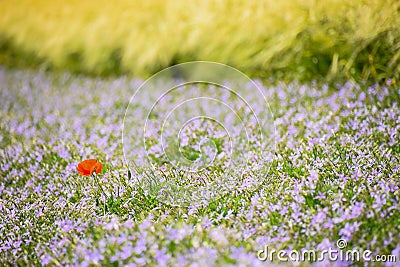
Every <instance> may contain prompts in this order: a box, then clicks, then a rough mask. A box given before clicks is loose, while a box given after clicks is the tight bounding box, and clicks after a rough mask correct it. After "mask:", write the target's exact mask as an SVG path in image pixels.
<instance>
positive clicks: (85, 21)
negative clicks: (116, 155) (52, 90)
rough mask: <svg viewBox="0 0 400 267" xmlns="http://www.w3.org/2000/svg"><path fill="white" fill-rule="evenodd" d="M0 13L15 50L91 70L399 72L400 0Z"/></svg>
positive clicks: (39, 8) (56, 7) (34, 2)
mask: <svg viewBox="0 0 400 267" xmlns="http://www.w3.org/2000/svg"><path fill="white" fill-rule="evenodd" d="M0 10H2V11H1V13H2V15H1V16H0V36H2V37H3V39H4V40H9V42H11V43H12V47H15V48H16V49H18V51H25V52H29V53H34V54H35V55H36V56H37V57H39V58H43V59H45V60H47V61H48V62H50V63H51V64H52V65H54V66H56V67H61V68H64V67H66V68H72V69H77V70H85V71H88V72H92V73H103V72H104V71H105V70H113V69H115V68H118V69H119V70H123V71H130V72H133V73H134V74H136V75H143V76H146V75H148V74H151V73H153V72H155V71H157V70H159V69H161V68H163V67H166V66H169V65H171V64H174V63H177V62H183V61H187V60H212V61H219V62H223V63H227V64H230V65H233V66H235V67H238V68H240V69H241V70H244V71H245V72H247V73H249V74H256V75H262V74H263V73H268V72H269V71H271V70H272V71H273V70H283V71H285V70H288V71H294V72H298V73H299V74H301V73H302V72H304V73H314V74H315V73H321V74H323V75H326V74H328V75H334V74H335V73H337V72H339V71H341V72H346V73H351V71H352V69H353V68H356V70H359V71H360V72H364V73H363V75H364V76H370V75H377V73H379V72H389V71H391V72H392V73H394V72H396V71H399V68H398V67H397V65H396V64H398V62H399V52H398V51H399V49H398V48H399V46H400V45H399V44H400V40H399V36H400V34H399V31H398V30H397V29H398V28H400V19H399V17H400V16H399V11H398V10H399V1H386V0H370V1H347V0H326V1H316V0H287V1H272V0H261V1H260V0H258V1H255V0H254V1H253V0H250V1H249V0H246V1H245V0H220V1H210V0H204V1H178V0H150V1H138V0H136V1H130V0H115V1H105V0H97V1H93V0H89V1H77V0H68V1H61V2H60V1H50V0H19V1H13V0H3V1H0ZM377 42H380V43H379V44H377ZM396 45H397V47H396ZM374 49H375V51H374ZM382 49H384V50H387V51H386V52H387V54H388V58H386V59H384V60H382V59H381V56H380V53H382V51H381V50H382ZM360 55H361V56H360ZM357 64H361V66H357ZM364 65H368V67H367V68H365V66H364ZM380 66H381V68H382V70H380V69H379V67H380ZM377 68H378V69H377ZM374 70H375V72H376V73H373V72H374Z"/></svg>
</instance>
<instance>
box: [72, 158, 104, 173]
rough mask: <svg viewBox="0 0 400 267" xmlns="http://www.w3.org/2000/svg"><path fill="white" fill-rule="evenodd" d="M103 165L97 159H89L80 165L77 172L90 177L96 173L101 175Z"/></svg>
mask: <svg viewBox="0 0 400 267" xmlns="http://www.w3.org/2000/svg"><path fill="white" fill-rule="evenodd" d="M101 167H102V164H101V162H100V161H97V160H96V159H87V160H84V161H82V162H80V163H79V164H78V168H77V171H78V173H79V174H80V175H83V176H90V175H92V174H93V173H94V172H96V174H97V173H100V172H101Z"/></svg>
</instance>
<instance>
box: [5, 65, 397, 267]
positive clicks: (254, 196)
mask: <svg viewBox="0 0 400 267" xmlns="http://www.w3.org/2000/svg"><path fill="white" fill-rule="evenodd" d="M142 82H143V80H141V79H139V78H138V79H135V78H130V77H129V76H120V77H118V78H90V77H86V76H81V75H76V74H73V75H72V74H69V73H64V72H62V73H57V72H53V73H49V72H45V71H41V70H32V69H28V70H16V69H14V70H11V69H8V68H5V67H1V68H0V118H1V120H0V131H1V135H0V265H12V266H17V265H18V266H25V265H36V266H40V265H48V266H270V265H271V264H272V263H271V262H264V261H261V260H260V259H258V257H257V252H258V251H259V250H260V249H263V248H264V246H266V245H267V246H268V247H269V248H270V249H276V250H280V249H282V250H287V251H288V250H293V249H296V250H299V251H301V250H303V249H308V248H314V249H317V250H324V249H329V248H337V240H339V239H342V240H345V241H346V242H347V248H352V249H361V250H370V251H371V252H372V255H373V256H375V255H389V254H391V255H395V256H397V262H386V263H379V265H386V266H399V264H400V262H399V260H400V204H399V202H400V108H399V104H400V89H399V86H398V84H396V81H395V80H387V82H386V83H385V84H375V85H366V84H362V83H360V84H356V83H351V82H347V83H342V84H337V85H328V84H324V83H321V82H310V83H305V84H300V83H297V82H290V83H283V82H268V83H265V82H264V83H262V82H261V81H257V83H258V84H259V85H260V86H261V88H262V90H263V92H264V94H265V96H266V98H267V100H268V103H269V108H270V111H271V112H272V114H273V116H274V124H275V128H276V129H275V132H274V136H273V137H274V148H273V150H271V151H269V152H270V154H269V156H268V157H267V158H266V160H267V162H268V166H269V168H268V169H267V170H265V172H258V175H259V176H262V182H261V184H260V185H258V186H257V187H256V188H251V189H249V188H246V187H240V186H238V187H237V188H236V190H232V191H229V192H226V193H224V194H223V195H221V196H220V197H219V198H217V199H214V200H212V201H209V202H207V203H205V204H204V205H200V206H199V205H197V203H189V205H186V206H185V205H180V206H174V205H169V204H165V203H163V202H162V201H160V200H159V198H158V196H157V195H154V194H150V193H149V192H147V191H146V190H143V189H142V188H141V187H138V185H137V183H136V182H135V181H136V180H135V179H136V178H137V174H136V173H135V172H134V171H132V170H129V169H128V167H127V165H126V164H125V161H124V149H123V143H122V141H121V140H122V139H121V135H122V131H123V125H124V124H123V123H124V116H125V112H126V108H127V106H128V104H129V100H130V98H131V96H132V95H133V93H134V92H135V89H136V88H138V87H139V86H140V85H141V84H142ZM196 86H197V85H194V86H193V87H192V89H193V90H196V88H197V87H196ZM199 86H200V85H199ZM206 89H207V88H206ZM247 92H248V94H249V95H251V94H252V93H254V92H252V91H249V90H248V91H247ZM225 101H226V102H229V99H226V100H225ZM149 104H151V103H146V102H145V101H142V102H140V103H139V104H138V105H135V106H132V107H131V108H132V112H133V113H134V114H140V113H143V112H144V110H145V108H148V105H149ZM194 108H195V107H194ZM252 108H254V109H255V110H257V109H260V108H261V107H257V106H253V107H252ZM166 111H167V110H164V112H166ZM160 112H161V113H162V112H163V110H161V111H160ZM209 127H211V126H209V125H203V124H198V125H193V126H191V127H188V128H186V132H183V134H185V136H186V139H185V138H183V139H182V140H181V142H182V143H181V144H182V146H183V147H185V148H187V150H185V153H187V154H186V155H187V156H188V157H193V158H195V159H196V158H199V157H200V156H199V153H200V152H199V151H197V150H196V148H195V146H193V147H191V142H192V141H193V140H195V141H196V142H198V141H200V140H202V139H201V137H203V136H207V135H208V134H210V131H211V132H213V130H215V131H216V132H217V133H219V132H218V129H217V128H218V127H217V126H215V128H212V127H211V128H209ZM193 138H194V139H193ZM196 138H197V139H196ZM213 138H214V139H213V140H214V141H215V140H219V139H218V138H220V139H221V142H214V143H217V144H221V145H220V146H217V147H216V148H210V151H211V152H213V153H216V154H217V159H218V160H220V163H221V164H222V165H223V164H224V161H223V158H224V156H223V155H224V154H223V153H224V152H226V151H225V148H224V143H223V141H224V138H225V137H224V135H223V134H218V135H216V136H215V137H213ZM193 142H194V141H193ZM146 145H148V146H149V151H150V152H149V154H148V155H137V156H138V157H150V158H151V159H152V160H154V161H155V162H158V163H159V165H156V166H155V168H156V170H159V171H160V173H161V172H162V173H164V172H166V173H168V169H167V170H166V169H165V168H170V167H168V166H167V167H165V166H166V165H165V164H164V163H163V162H164V161H163V160H162V157H159V154H157V151H158V150H157V147H156V146H155V145H154V146H153V143H151V142H150V143H148V144H147V143H146ZM253 147H254V146H253ZM213 149H214V150H213ZM250 151H252V147H250ZM218 156H220V157H218ZM85 159H97V160H98V161H99V162H101V163H102V168H100V167H98V170H99V169H101V173H99V174H97V176H96V177H97V178H98V181H97V182H96V180H95V179H93V176H81V175H79V174H78V171H77V166H78V164H79V163H80V162H81V161H83V160H85ZM250 163H251V162H250ZM96 164H98V163H96ZM253 167H254V166H252V165H251V164H248V165H238V166H236V169H240V171H242V173H246V171H249V173H250V172H251V171H252V170H253V169H252V168H253ZM92 171H93V169H92ZM89 174H90V173H89ZM159 175H161V174H157V173H156V175H155V177H153V178H155V179H158V178H159V177H161V176H159ZM232 178H233V180H235V179H241V177H239V176H237V177H236V176H233V177H232ZM195 185H196V184H195ZM196 186H197V185H196ZM199 186H200V184H199ZM100 188H101V189H102V190H104V192H103V191H102V190H100ZM172 204H173V203H172ZM273 263H274V264H277V262H276V261H275V262H273ZM301 264H303V265H309V264H311V265H316V266H347V265H350V264H352V262H351V261H332V262H329V261H328V260H327V259H326V260H325V261H323V262H314V263H312V262H311V263H310V262H303V263H301ZM356 264H357V265H368V264H372V263H371V262H362V261H359V262H357V263H356ZM375 264H378V263H376V262H375V263H374V265H375Z"/></svg>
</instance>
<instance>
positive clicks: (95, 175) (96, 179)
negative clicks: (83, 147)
mask: <svg viewBox="0 0 400 267" xmlns="http://www.w3.org/2000/svg"><path fill="white" fill-rule="evenodd" d="M93 177H94V180H95V181H96V183H97V185H98V186H99V188H100V190H101V192H102V194H103V195H104V198H107V199H108V195H107V194H106V193H105V192H104V190H103V187H102V186H101V184H100V181H99V178H98V177H97V173H96V172H94V173H93ZM105 201H106V200H105V199H104V205H105V203H106V202H105ZM104 212H105V210H104Z"/></svg>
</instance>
